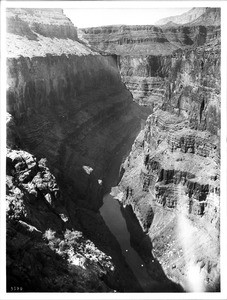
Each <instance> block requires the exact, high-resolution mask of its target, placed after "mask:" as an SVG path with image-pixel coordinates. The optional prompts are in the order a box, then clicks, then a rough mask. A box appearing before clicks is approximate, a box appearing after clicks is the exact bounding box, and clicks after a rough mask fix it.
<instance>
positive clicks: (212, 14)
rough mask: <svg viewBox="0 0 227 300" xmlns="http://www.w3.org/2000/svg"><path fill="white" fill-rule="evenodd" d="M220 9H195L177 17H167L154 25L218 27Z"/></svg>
mask: <svg viewBox="0 0 227 300" xmlns="http://www.w3.org/2000/svg"><path fill="white" fill-rule="evenodd" d="M220 17H221V10H220V8H213V7H212V8H211V7H196V8H192V9H191V10H189V11H187V12H185V13H184V14H181V15H179V16H173V17H168V18H164V19H161V20H159V21H158V22H156V25H158V26H161V25H166V24H168V23H169V24H170V23H174V24H176V25H177V24H187V23H190V24H197V25H204V26H208V25H217V26H220Z"/></svg>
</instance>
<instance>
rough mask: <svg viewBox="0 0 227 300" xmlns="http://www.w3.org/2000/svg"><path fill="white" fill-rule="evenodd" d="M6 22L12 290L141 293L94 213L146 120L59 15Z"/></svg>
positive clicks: (107, 64) (26, 13) (21, 15)
mask: <svg viewBox="0 0 227 300" xmlns="http://www.w3.org/2000/svg"><path fill="white" fill-rule="evenodd" d="M7 16H8V21H7V26H8V31H9V33H8V34H7V40H8V46H7V51H8V59H7V84H8V90H7V110H8V112H9V113H10V114H11V115H12V119H11V118H9V123H8V132H7V142H8V152H7V168H8V169H7V170H8V171H7V172H8V173H7V195H8V196H7V201H8V206H9V210H8V212H7V222H8V223H7V228H8V230H9V231H8V232H9V235H8V236H7V243H8V246H7V263H8V271H7V284H8V291H12V290H11V289H12V287H14V286H17V287H18V286H19V287H22V288H23V291H50V292H51V291H79V292H81V291H83V292H84V291H113V290H117V291H140V290H141V288H140V286H139V284H138V283H137V281H136V279H135V277H134V275H133V274H132V272H131V270H130V269H129V267H128V265H127V264H126V262H125V260H124V258H123V257H122V254H121V250H120V247H119V245H118V243H117V241H116V240H115V238H114V237H113V236H112V235H111V233H110V231H109V230H108V228H107V227H106V225H105V223H104V221H103V220H102V218H101V216H100V215H99V213H98V212H97V210H98V208H99V207H100V205H101V203H102V195H103V192H104V188H105V187H106V186H107V185H108V184H112V182H113V178H116V174H118V167H117V165H119V164H120V163H121V162H120V161H119V162H117V163H115V165H116V166H115V169H114V171H113V172H112V173H111V175H110V176H109V177H108V176H107V175H108V174H110V167H111V165H112V164H113V154H119V155H123V154H125V151H126V146H125V143H133V140H134V138H135V136H136V134H137V133H138V132H139V130H140V122H141V121H140V120H141V117H142V115H143V113H142V112H141V109H140V108H139V107H138V106H137V105H136V104H135V103H133V102H132V101H131V95H130V93H129V92H128V91H127V90H126V88H125V86H124V84H123V83H122V82H121V78H120V74H119V72H118V68H117V61H116V57H114V56H105V57H103V56H101V55H100V54H99V53H97V52H95V51H92V50H91V49H90V48H89V47H87V46H86V45H85V44H84V43H82V42H81V41H80V40H79V39H78V37H77V32H76V30H75V28H74V26H73V25H72V23H71V22H70V21H69V20H68V19H67V18H66V17H65V16H64V15H63V13H62V10H55V9H51V10H46V9H44V10H42V9H41V10H40V9H9V10H8V11H7ZM146 115H147V113H145V114H144V116H146ZM107 125H108V126H107ZM42 158H45V159H46V158H47V162H48V167H49V168H47V166H46V164H45V161H44V160H43V159H42ZM106 177H108V178H109V181H108V180H106ZM103 237H105V238H104V240H103ZM18 253H19V254H20V255H17V254H18ZM33 266H34V268H33ZM37 278H39V280H38V281H36V279H37Z"/></svg>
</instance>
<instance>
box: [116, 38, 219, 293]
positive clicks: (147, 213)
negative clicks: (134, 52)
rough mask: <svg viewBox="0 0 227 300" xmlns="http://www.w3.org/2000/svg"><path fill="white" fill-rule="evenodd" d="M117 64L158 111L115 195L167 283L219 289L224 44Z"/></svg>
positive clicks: (126, 166) (135, 148)
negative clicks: (147, 239)
mask: <svg viewBox="0 0 227 300" xmlns="http://www.w3.org/2000/svg"><path fill="white" fill-rule="evenodd" d="M119 61H120V63H119V65H120V68H121V73H122V74H123V76H124V77H123V78H126V79H125V81H127V83H126V85H127V86H128V87H129V88H130V89H131V91H132V94H133V96H134V97H135V98H136V100H137V101H138V102H140V103H141V104H145V105H150V106H152V107H153V113H152V114H151V115H150V116H149V117H148V119H147V121H146V125H145V127H144V129H143V130H142V131H141V132H140V134H139V135H138V137H137V139H136V141H135V143H134V145H133V147H132V151H131V153H130V155H129V156H128V158H127V159H126V161H125V163H124V165H123V166H122V168H123V169H122V171H124V175H123V177H122V179H121V182H120V184H119V186H118V191H116V190H115V191H114V192H115V195H116V196H117V197H118V198H119V200H121V201H122V202H123V204H124V205H131V206H132V208H133V210H134V212H135V213H136V215H137V217H138V219H139V221H140V224H141V226H142V227H143V229H144V230H145V231H147V232H148V235H149V237H150V239H151V241H152V243H153V254H154V256H155V257H156V258H157V259H158V260H159V261H160V263H161V264H162V266H163V269H164V271H165V273H166V274H167V276H168V277H169V278H171V279H173V280H174V281H175V282H178V283H180V284H181V285H182V286H183V287H184V289H185V290H186V291H217V290H219V289H220V287H219V282H220V265H219V221H220V206H219V201H220V175H219V171H220V149H219V147H220V82H221V80H220V42H219V39H217V40H213V41H210V42H209V43H206V44H204V45H203V46H197V47H193V49H185V50H182V49H181V50H178V51H175V52H174V53H173V54H172V55H171V56H170V55H168V56H163V57H159V56H157V57H154V58H152V60H149V59H148V57H139V58H134V57H131V58H128V57H121V58H120V59H119ZM135 74H136V75H138V78H137V77H136V76H135V77H134V75H135ZM127 76H128V77H127ZM130 76H131V77H130ZM151 91H152V92H153V94H152V93H151ZM147 95H148V96H147Z"/></svg>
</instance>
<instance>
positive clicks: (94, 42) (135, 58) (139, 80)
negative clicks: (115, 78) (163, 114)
mask: <svg viewBox="0 0 227 300" xmlns="http://www.w3.org/2000/svg"><path fill="white" fill-rule="evenodd" d="M177 20H178V22H179V23H178V24H177V23H174V22H173V21H170V20H166V21H164V20H163V22H162V23H161V24H160V25H159V26H154V25H138V26H135V25H133V26H126V25H121V26H105V27H93V28H83V29H80V31H79V36H80V37H83V39H85V40H87V42H88V43H89V44H90V45H91V47H92V48H94V49H96V50H97V51H101V52H103V51H105V52H107V53H114V54H116V55H117V59H118V67H119V70H120V73H121V76H122V80H123V82H124V83H125V85H126V87H127V88H128V89H129V90H130V92H131V93H132V96H133V99H134V100H135V101H136V102H138V103H139V104H140V105H147V106H150V105H153V104H154V105H156V104H157V103H158V102H161V101H162V98H163V96H164V94H165V93H168V91H169V86H168V81H169V79H168V75H169V68H170V66H171V64H172V62H171V61H172V59H173V58H174V57H177V53H178V51H180V50H185V49H192V50H193V49H194V50H195V49H196V48H199V47H201V46H203V45H204V46H205V45H206V47H208V45H210V48H211V47H212V46H213V45H216V44H217V43H219V41H220V34H221V31H220V9H218V8H196V9H192V10H190V11H189V12H187V13H186V14H183V15H182V16H179V18H177ZM212 20H213V22H212ZM211 52H212V51H211ZM201 63H202V62H201ZM176 68H177V66H176ZM175 72H177V69H176V70H175ZM172 73H174V72H172Z"/></svg>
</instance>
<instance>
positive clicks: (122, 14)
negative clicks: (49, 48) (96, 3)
mask: <svg viewBox="0 0 227 300" xmlns="http://www.w3.org/2000/svg"><path fill="white" fill-rule="evenodd" d="M190 9H191V7H187V8H170V7H169V8H120V9H119V8H92V9H91V8H75V9H64V13H65V15H66V16H67V17H68V18H69V19H70V20H71V21H72V22H73V24H74V25H75V26H76V27H78V28H84V27H96V26H105V25H153V24H155V22H157V21H158V20H160V19H162V18H165V17H170V16H175V15H180V14H183V13H184V12H186V11H188V10H190Z"/></svg>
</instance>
